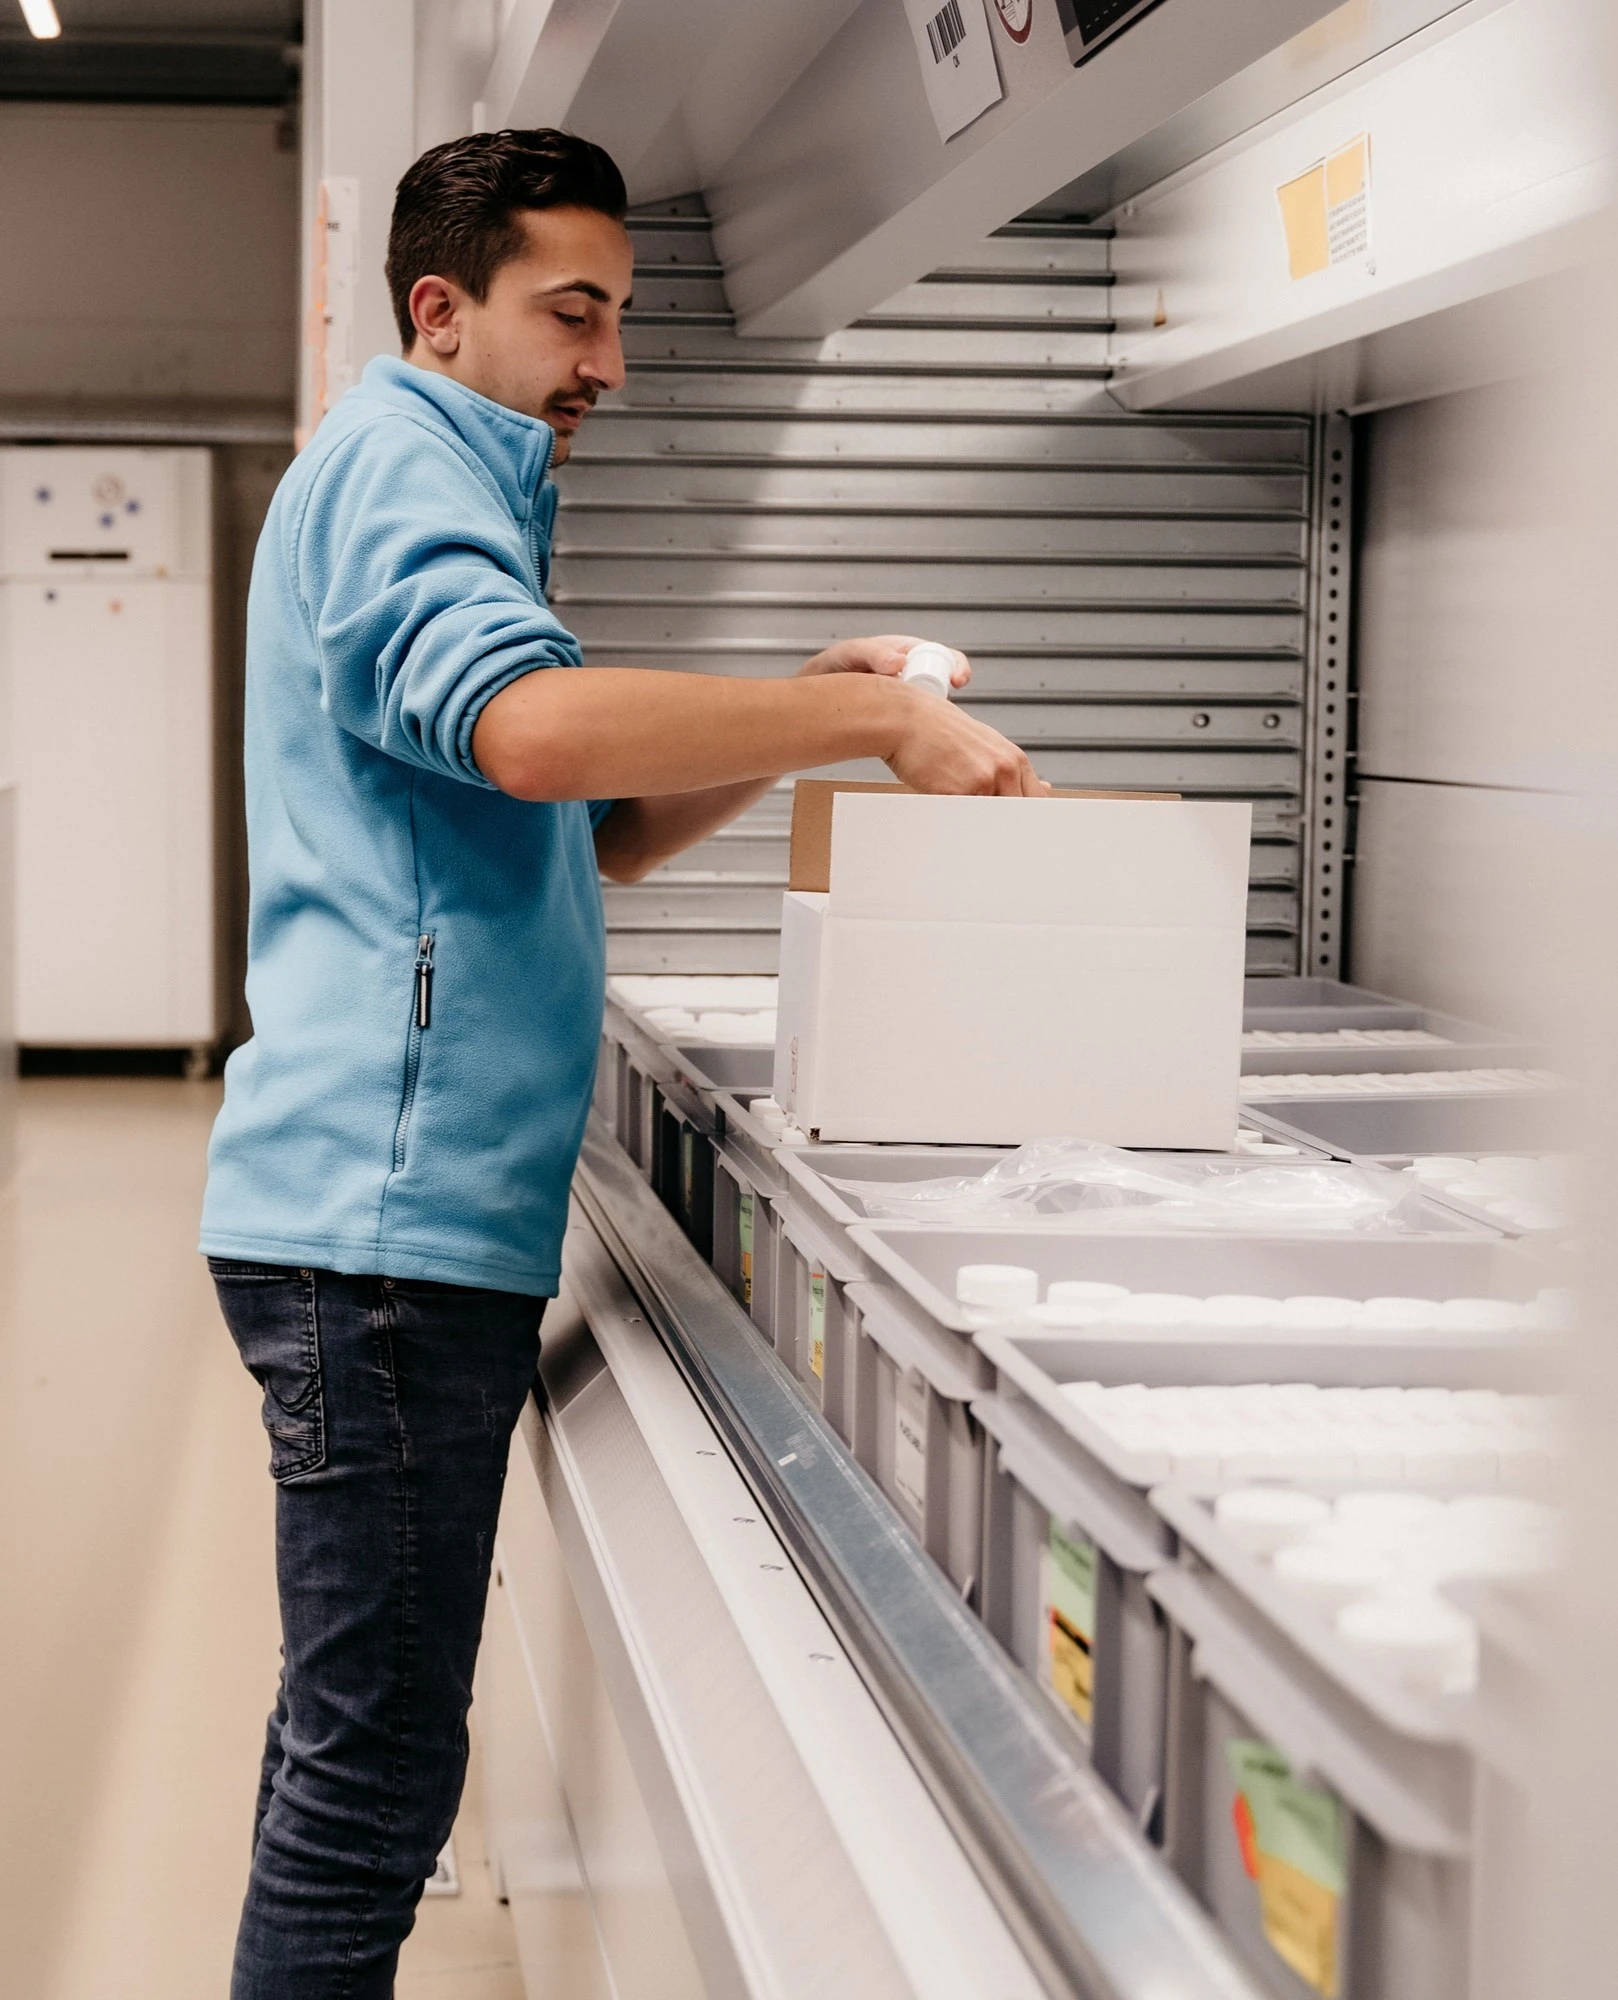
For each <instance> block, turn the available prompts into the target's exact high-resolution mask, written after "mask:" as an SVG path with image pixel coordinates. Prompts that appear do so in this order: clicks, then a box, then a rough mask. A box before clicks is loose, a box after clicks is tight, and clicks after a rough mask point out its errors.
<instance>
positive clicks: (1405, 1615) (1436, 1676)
mask: <svg viewBox="0 0 1618 2000" xmlns="http://www.w3.org/2000/svg"><path fill="white" fill-rule="evenodd" d="M1337 1631H1338V1635H1339V1636H1340V1637H1341V1638H1342V1639H1343V1640H1345V1641H1346V1642H1347V1644H1349V1645H1350V1646H1352V1647H1353V1648H1354V1649H1355V1651H1356V1652H1359V1653H1363V1654H1365V1655H1366V1656H1367V1658H1370V1659H1374V1660H1375V1661H1376V1663H1377V1665H1378V1666H1380V1667H1384V1668H1386V1669H1387V1670H1388V1671H1389V1672H1390V1673H1392V1674H1394V1675H1395V1676H1396V1677H1397V1678H1398V1679H1399V1680H1401V1681H1403V1682H1404V1684H1405V1685H1406V1686H1407V1687H1411V1688H1416V1689H1419V1690H1420V1691H1421V1692H1422V1693H1424V1694H1464V1693H1465V1692H1466V1690H1467V1689H1468V1688H1470V1687H1471V1686H1472V1685H1473V1684H1474V1683H1475V1681H1476V1680H1477V1644H1478V1642H1477V1628H1476V1626H1475V1625H1474V1624H1473V1623H1472V1621H1471V1619H1470V1618H1467V1617H1465V1616H1464V1615H1463V1614H1462V1613H1461V1612H1459V1611H1457V1610H1456V1609H1455V1608H1454V1606H1453V1605H1449V1604H1446V1603H1444V1601H1443V1599H1442V1598H1438V1597H1432V1596H1429V1595H1428V1594H1427V1593H1426V1592H1425V1591H1409V1592H1405V1591H1399V1592H1391V1591H1390V1592H1388V1593H1387V1594H1386V1595H1382V1596H1375V1597H1368V1598H1366V1599H1364V1600H1363V1601H1362V1602H1361V1603H1358V1604H1347V1605H1345V1606H1344V1607H1343V1609H1342V1610H1341V1611H1340V1612H1339V1613H1338V1614H1337Z"/></svg>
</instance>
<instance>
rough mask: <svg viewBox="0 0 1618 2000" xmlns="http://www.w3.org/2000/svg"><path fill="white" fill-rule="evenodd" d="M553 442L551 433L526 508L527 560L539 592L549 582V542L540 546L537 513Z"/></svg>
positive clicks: (542, 497) (542, 590) (542, 591)
mask: <svg viewBox="0 0 1618 2000" xmlns="http://www.w3.org/2000/svg"><path fill="white" fill-rule="evenodd" d="M555 442H556V441H555V437H554V435H553V437H552V440H551V442H550V444H548V445H547V446H546V447H545V456H544V458H543V459H542V460H541V461H540V467H539V482H538V484H537V485H536V486H535V488H534V504H533V506H532V507H530V508H529V510H528V560H529V561H530V562H531V563H532V564H533V566H534V576H535V578H536V580H537V581H538V584H539V588H540V592H541V594H543V593H544V591H545V588H546V586H547V585H548V584H549V582H550V571H551V565H550V550H549V544H548V543H547V544H546V546H545V547H544V548H543V549H542V548H541V546H540V536H539V513H540V507H541V504H542V502H543V500H544V495H545V475H546V474H547V473H548V472H549V471H550V469H551V453H552V451H553V450H554V449H555Z"/></svg>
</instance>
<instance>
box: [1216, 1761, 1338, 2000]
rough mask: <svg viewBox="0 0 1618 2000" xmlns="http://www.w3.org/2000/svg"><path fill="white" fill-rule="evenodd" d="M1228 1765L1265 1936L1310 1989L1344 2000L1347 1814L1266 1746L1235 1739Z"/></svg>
mask: <svg viewBox="0 0 1618 2000" xmlns="http://www.w3.org/2000/svg"><path fill="white" fill-rule="evenodd" d="M1225 1757H1226V1759H1227V1761H1228V1762H1229V1765H1230V1771H1231V1776H1232V1777H1233V1778H1234V1779H1235V1781H1236V1799H1235V1804H1234V1808H1233V1812H1232V1819H1233V1822H1234V1831H1235V1837H1236V1841H1237V1845H1238V1847H1239V1849H1240V1852H1241V1857H1242V1866H1243V1867H1244V1868H1245V1869H1246V1871H1247V1873H1248V1875H1249V1877H1250V1878H1251V1879H1252V1881H1253V1883H1254V1885H1255V1887H1256V1890H1257V1894H1258V1908H1259V1922H1260V1923H1261V1925H1262V1926H1263V1930H1264V1935H1265V1937H1266V1938H1267V1939H1268V1940H1269V1943H1270V1947H1271V1949H1272V1950H1273V1951H1274V1952H1275V1954H1276V1956H1277V1957H1278V1958H1280V1959H1281V1960H1282V1961H1283V1963H1285V1964H1286V1965H1288V1966H1290V1967H1291V1969H1292V1970H1293V1971H1294V1972H1295V1973H1296V1974H1297V1975H1298V1977H1299V1978H1300V1979H1301V1980H1302V1981H1303V1982H1304V1984H1305V1985H1306V1986H1308V1987H1310V1988H1311V1989H1312V1990H1313V1991H1314V1992H1316V1993H1318V1994H1320V1995H1321V1996H1322V2000H1338V1994H1339V1992H1340V1973H1339V1960H1340V1957H1341V1950H1340V1943H1341V1940H1340V1928H1341V1926H1340V1911H1339V1906H1340V1904H1341V1902H1342V1898H1343V1895H1344V1893H1345V1891H1346V1889H1347V1887H1348V1866H1347V1859H1346V1854H1345V1838H1344V1831H1343V1809H1342V1807H1341V1806H1340V1805H1339V1804H1338V1803H1337V1800H1336V1799H1335V1798H1334V1797H1333V1796H1332V1794H1331V1793H1330V1792H1327V1791H1322V1790H1321V1789H1320V1788H1319V1787H1318V1786H1315V1785H1304V1784H1300V1783H1299V1782H1298V1780H1297V1779H1296V1778H1294V1777H1293V1775H1292V1767H1291V1765H1290V1764H1289V1763H1288V1762H1287V1760H1286V1759H1285V1757H1283V1756H1282V1755H1281V1753H1280V1751H1279V1750H1277V1749H1275V1748H1274V1747H1273V1746H1272V1745H1270V1744H1268V1743H1260V1742H1257V1741H1256V1740H1254V1739H1253V1738H1251V1737H1234V1738H1232V1739H1231V1741H1230V1742H1228V1743H1227V1744H1226V1745H1225Z"/></svg>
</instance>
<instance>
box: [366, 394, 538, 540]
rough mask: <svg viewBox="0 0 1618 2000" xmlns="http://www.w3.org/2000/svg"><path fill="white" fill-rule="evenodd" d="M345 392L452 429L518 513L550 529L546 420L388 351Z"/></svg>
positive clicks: (522, 517)
mask: <svg viewBox="0 0 1618 2000" xmlns="http://www.w3.org/2000/svg"><path fill="white" fill-rule="evenodd" d="M349 393H350V394H352V395H356V396H360V397H363V398H365V399H367V400H369V401H373V402H379V403H386V404H387V406H388V407H389V408H390V409H394V410H403V411H405V412H407V413H408V414H409V415H411V416H414V417H418V418H424V419H425V420H426V421H428V422H429V423H434V424H436V425H437V426H438V427H439V428H441V429H444V430H448V431H449V432H451V433H452V434H453V435H454V436H455V437H456V438H458V439H459V440H460V442H461V443H462V444H464V445H465V446H466V448H467V450H468V451H470V452H471V453H472V454H473V456H474V457H475V458H477V460H478V462H479V463H480V464H481V465H483V466H484V467H485V469H486V470H487V471H488V473H489V474H490V476H491V477H492V478H493V480H494V481H495V484H496V485H497V486H498V487H499V489H500V495H501V498H502V499H503V500H504V501H505V503H506V505H507V506H508V507H509V508H510V509H511V511H512V513H513V515H514V516H515V517H516V519H517V520H518V521H520V522H523V523H524V524H525V525H526V524H527V523H528V522H529V521H530V520H531V519H534V518H535V517H536V516H537V519H538V522H539V523H540V525H541V526H542V527H544V528H547V529H548V527H549V522H550V516H551V515H552V514H553V513H554V512H555V506H556V489H555V488H554V486H552V485H551V484H550V482H549V480H548V479H547V477H546V474H547V473H548V471H549V469H550V462H551V453H552V452H553V451H554V450H555V448H556V433H555V432H554V431H553V430H552V429H551V427H550V425H549V424H546V423H541V421H540V420H539V418H538V417H525V416H524V415H523V414H522V412H521V411H520V410H508V409H507V408H506V406H505V404H504V403H496V402H492V401H491V400H490V399H489V398H488V397H487V396H480V395H479V394H478V392H477V391H476V390H475V389H468V388H467V387H465V385H464V384H462V383H460V382H457V381H455V380H454V379H453V378H452V377H451V376H448V375H439V374H436V373H435V372H434V371H432V370H431V369H427V368H417V367H416V366H414V364H413V363H411V362H409V361H403V360H399V359H397V358H396V357H395V356H393V355H391V354H379V355H377V356H376V358H375V359H374V360H372V361H368V362H367V363H366V364H365V372H364V373H363V374H362V375H361V377H360V380H359V383H358V385H357V387H356V388H355V389H353V390H351V391H350V392H349Z"/></svg>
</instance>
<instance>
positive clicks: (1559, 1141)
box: [1242, 1091, 1569, 1164]
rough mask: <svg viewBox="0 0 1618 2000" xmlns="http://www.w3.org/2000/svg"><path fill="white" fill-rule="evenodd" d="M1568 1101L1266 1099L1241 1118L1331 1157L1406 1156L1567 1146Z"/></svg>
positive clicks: (1527, 1097)
mask: <svg viewBox="0 0 1618 2000" xmlns="http://www.w3.org/2000/svg"><path fill="white" fill-rule="evenodd" d="M1568 1117H1569V1099H1568V1096H1567V1095H1566V1093H1563V1092H1558V1091H1525V1092H1523V1093H1521V1094H1520V1095H1510V1094H1506V1093H1499V1094H1496V1093H1490V1094H1489V1095H1487V1096H1478V1097H1377V1098H1338V1097H1332V1098H1307V1097H1296V1098H1273V1099H1271V1100H1269V1101H1268V1102H1266V1103H1264V1104H1262V1105H1255V1104H1245V1105H1243V1107H1242V1122H1243V1124H1245V1125H1251V1126H1253V1127H1255V1128H1256V1129H1257V1130H1258V1131H1260V1132H1267V1133H1269V1134H1270V1135H1271V1136H1272V1137H1274V1138H1278V1139H1285V1140H1287V1141H1288V1142H1289V1143H1291V1144H1294V1145H1303V1146H1312V1147H1315V1148H1317V1149H1318V1150H1320V1151H1322V1152H1326V1153H1329V1154H1331V1155H1332V1156H1333V1157H1334V1158H1336V1159H1339V1160H1358V1161H1362V1162H1365V1163H1368V1164H1375V1163H1381V1162H1383V1161H1387V1160H1401V1161H1408V1160H1412V1159H1415V1158H1418V1157H1420V1156H1421V1155H1422V1154H1424V1153H1544V1152H1565V1151H1567V1150H1568V1131H1567V1127H1568Z"/></svg>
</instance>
